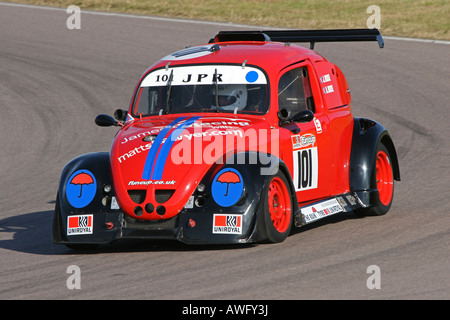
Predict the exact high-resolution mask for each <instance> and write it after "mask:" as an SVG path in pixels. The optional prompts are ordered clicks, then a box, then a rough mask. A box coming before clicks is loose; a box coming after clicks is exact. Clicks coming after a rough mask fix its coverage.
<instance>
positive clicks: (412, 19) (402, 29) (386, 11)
mask: <svg viewBox="0 0 450 320" xmlns="http://www.w3.org/2000/svg"><path fill="white" fill-rule="evenodd" d="M6 2H16V3H26V4H36V5H47V6H55V7H65V8H66V7H68V6H69V5H77V6H79V7H80V8H81V10H83V9H85V10H98V11H106V12H123V13H133V14H142V15H150V16H164V17H174V18H184V19H198V20H209V21H220V22H233V23H239V24H249V25H255V26H269V27H285V28H296V29H338V28H366V27H367V20H368V19H369V20H370V19H371V15H372V14H373V12H370V13H367V8H368V7H369V6H371V5H376V6H378V7H379V8H380V13H381V15H380V22H381V25H380V30H381V32H382V34H383V35H386V36H387V35H390V36H402V37H413V38H428V39H440V40H450V32H449V29H450V19H449V17H450V1H448V0H396V1H393V0H376V1H374V0H371V1H367V0H339V1H329V0H283V1H281V0H244V1H243V0H221V1H218V0H188V1H186V0H170V1H166V0H119V1H112V0H78V1H77V0H19V1H16V0H6Z"/></svg>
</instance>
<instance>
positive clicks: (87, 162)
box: [52, 152, 112, 243]
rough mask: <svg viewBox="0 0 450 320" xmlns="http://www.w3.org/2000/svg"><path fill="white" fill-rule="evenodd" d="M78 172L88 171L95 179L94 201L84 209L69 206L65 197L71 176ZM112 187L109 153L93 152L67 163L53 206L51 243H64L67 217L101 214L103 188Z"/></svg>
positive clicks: (102, 209) (102, 208)
mask: <svg viewBox="0 0 450 320" xmlns="http://www.w3.org/2000/svg"><path fill="white" fill-rule="evenodd" d="M78 170H89V171H90V172H91V173H92V174H93V175H94V176H95V179H96V183H97V189H96V192H95V196H94V199H93V200H92V201H91V202H90V203H89V204H88V205H87V206H85V207H82V208H75V207H73V206H72V205H70V203H69V201H68V200H67V196H66V187H67V184H68V182H69V179H70V177H71V175H72V174H73V173H74V172H76V171H78ZM106 184H109V185H111V186H112V177H111V166H110V156H109V152H94V153H88V154H84V155H81V156H78V157H76V158H74V159H72V160H71V161H69V162H68V163H67V164H66V165H65V166H64V168H63V170H62V173H61V177H60V182H59V187H58V193H57V199H56V204H55V215H54V219H53V228H52V230H53V231H52V233H53V242H54V243H55V242H66V241H67V236H66V235H65V233H64V232H63V230H65V227H66V224H67V223H66V218H67V216H68V215H71V214H77V213H86V212H103V211H104V210H105V208H104V206H103V205H102V197H103V196H104V194H103V187H104V186H105V185H106Z"/></svg>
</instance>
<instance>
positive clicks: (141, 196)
mask: <svg viewBox="0 0 450 320" xmlns="http://www.w3.org/2000/svg"><path fill="white" fill-rule="evenodd" d="M146 194H147V191H146V190H128V195H129V196H130V198H131V200H133V201H134V203H137V204H141V203H142V202H144V200H145V196H146Z"/></svg>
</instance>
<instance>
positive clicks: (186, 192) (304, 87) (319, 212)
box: [53, 29, 400, 248]
mask: <svg viewBox="0 0 450 320" xmlns="http://www.w3.org/2000/svg"><path fill="white" fill-rule="evenodd" d="M325 41H378V44H379V46H380V47H383V39H382V37H381V35H380V33H379V31H378V30H376V29H371V30H366V29H357V30H307V31H305V30H289V31H287V30H286V31H272V30H269V31H251V32H247V31H245V32H244V31H223V32H220V33H219V34H217V35H216V36H215V37H214V38H213V39H211V40H210V41H209V43H207V44H203V45H200V46H195V47H189V48H186V49H183V50H181V51H178V52H175V53H172V54H170V55H168V56H166V57H164V58H162V59H161V60H160V61H158V62H157V63H156V64H154V65H153V66H152V67H150V68H149V69H148V70H147V71H146V72H145V73H144V74H143V75H142V77H141V78H140V80H139V82H138V84H137V86H136V88H135V91H134V95H133V99H132V101H131V104H130V107H129V109H128V110H127V111H125V110H120V109H118V110H116V111H115V113H114V115H115V118H113V117H112V116H109V115H105V114H101V115H99V116H97V118H96V123H97V124H98V125H100V126H118V127H119V131H118V132H117V134H116V135H115V137H114V140H113V143H112V146H111V150H110V152H99V153H90V154H86V155H82V156H80V157H77V158H75V159H73V160H72V161H70V162H69V163H68V164H67V165H66V166H65V167H64V169H63V172H62V175H61V181H60V186H59V190H58V195H57V200H56V209H55V216H54V222H53V241H54V242H55V243H64V244H66V245H67V246H69V247H71V248H87V247H90V246H96V245H99V244H105V243H110V242H112V241H114V240H116V239H125V238H140V239H178V240H180V241H182V242H185V243H191V244H196V243H249V242H280V241H283V240H284V239H286V237H287V236H288V235H289V233H290V231H291V228H292V227H293V226H296V227H300V226H303V225H305V224H308V223H312V222H314V221H317V220H318V219H321V218H324V217H327V216H330V215H333V214H338V213H339V214H345V213H349V212H355V213H358V214H364V215H383V214H385V213H386V212H387V211H388V210H389V208H390V206H391V204H392V199H393V194H394V180H400V172H399V165H398V159H397V154H396V151H395V147H394V144H393V141H392V139H391V137H390V135H389V133H388V132H387V130H386V129H385V128H384V127H383V126H382V125H380V124H379V123H377V122H375V121H373V120H369V119H365V118H355V117H354V116H353V115H352V111H351V107H350V93H349V89H348V85H347V82H346V80H345V77H344V75H343V74H342V72H341V70H340V69H339V68H338V67H337V66H336V65H334V64H332V63H330V62H328V61H327V60H326V59H325V58H323V57H322V56H320V55H319V54H317V53H316V52H315V51H313V50H312V49H313V46H314V43H316V42H325ZM294 42H310V43H311V49H307V48H305V47H302V46H298V45H294V44H292V43H294Z"/></svg>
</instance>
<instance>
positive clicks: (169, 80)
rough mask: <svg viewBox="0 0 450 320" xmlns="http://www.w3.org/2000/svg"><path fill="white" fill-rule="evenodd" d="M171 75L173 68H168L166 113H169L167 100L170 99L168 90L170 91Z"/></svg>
mask: <svg viewBox="0 0 450 320" xmlns="http://www.w3.org/2000/svg"><path fill="white" fill-rule="evenodd" d="M172 77H173V69H172V70H170V75H169V79H168V80H167V99H166V109H167V111H166V113H170V105H169V100H170V92H171V91H172V80H173V79H172Z"/></svg>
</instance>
